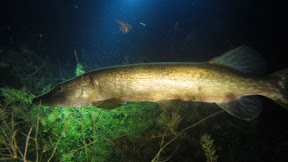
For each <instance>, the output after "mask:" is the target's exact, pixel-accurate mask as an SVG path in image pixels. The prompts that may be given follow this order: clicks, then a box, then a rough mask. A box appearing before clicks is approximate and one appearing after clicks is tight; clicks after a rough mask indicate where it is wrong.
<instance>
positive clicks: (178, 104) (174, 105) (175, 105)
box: [158, 100, 187, 114]
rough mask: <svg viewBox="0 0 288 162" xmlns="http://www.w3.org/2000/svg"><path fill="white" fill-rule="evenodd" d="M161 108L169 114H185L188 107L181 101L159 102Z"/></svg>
mask: <svg viewBox="0 0 288 162" xmlns="http://www.w3.org/2000/svg"><path fill="white" fill-rule="evenodd" d="M158 104H159V106H160V107H161V108H162V109H163V110H164V111H165V112H167V113H169V114H171V113H174V112H176V113H179V114H181V113H182V112H185V110H184V109H185V108H186V107H187V106H186V104H185V102H184V101H180V100H161V101H158Z"/></svg>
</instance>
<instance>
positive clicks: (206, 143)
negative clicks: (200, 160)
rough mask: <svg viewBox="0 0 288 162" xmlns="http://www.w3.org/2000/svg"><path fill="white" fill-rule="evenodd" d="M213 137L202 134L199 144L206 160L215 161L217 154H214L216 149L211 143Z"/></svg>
mask: <svg viewBox="0 0 288 162" xmlns="http://www.w3.org/2000/svg"><path fill="white" fill-rule="evenodd" d="M213 141H214V140H213V139H211V136H210V135H208V134H204V135H202V136H201V140H200V144H201V146H202V149H203V151H204V153H205V156H206V161H207V162H216V161H217V158H218V156H217V155H216V149H215V146H214V144H213Z"/></svg>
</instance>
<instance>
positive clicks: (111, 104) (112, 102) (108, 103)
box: [92, 98, 123, 109]
mask: <svg viewBox="0 0 288 162" xmlns="http://www.w3.org/2000/svg"><path fill="white" fill-rule="evenodd" d="M122 103H123V102H122V101H121V100H120V99H116V98H111V99H107V100H102V101H93V102H92V105H93V106H96V107H99V108H104V109H116V108H120V107H121V106H122Z"/></svg>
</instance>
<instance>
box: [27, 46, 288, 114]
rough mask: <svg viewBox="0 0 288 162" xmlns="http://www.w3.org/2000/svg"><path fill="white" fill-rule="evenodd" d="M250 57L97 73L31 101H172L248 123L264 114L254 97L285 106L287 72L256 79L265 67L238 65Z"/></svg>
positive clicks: (109, 104) (106, 104) (111, 104)
mask: <svg viewBox="0 0 288 162" xmlns="http://www.w3.org/2000/svg"><path fill="white" fill-rule="evenodd" d="M252 53H253V52H251V50H250V49H249V48H248V47H246V46H241V47H239V48H236V49H234V50H231V51H229V52H227V53H225V54H224V55H222V56H220V57H218V58H215V59H213V60H211V61H209V62H204V63H148V64H133V65H125V66H124V65H123V66H114V67H108V68H102V69H97V70H95V71H91V72H88V73H86V74H84V75H83V76H79V77H76V78H74V79H72V80H70V81H67V82H64V83H61V84H59V85H58V86H56V88H54V89H53V90H52V91H51V92H49V93H47V94H45V95H42V96H40V97H37V98H35V99H34V100H33V103H36V104H40V100H41V104H42V105H44V106H45V105H46V106H65V107H83V106H87V105H95V106H97V107H103V108H117V107H120V106H121V103H122V102H136V101H146V102H158V103H159V104H160V106H162V107H164V108H165V106H166V107H167V104H166V103H169V104H170V103H171V101H177V102H178V101H199V102H210V103H213V102H214V103H217V104H218V105H219V106H220V107H222V108H223V109H225V110H226V111H227V112H229V113H230V114H232V115H234V116H236V117H239V118H242V119H245V120H251V119H253V118H255V117H257V115H258V114H259V113H260V110H261V105H259V104H258V99H257V97H256V96H255V95H262V96H266V97H268V98H271V99H273V100H275V101H276V102H278V103H279V104H281V105H282V106H284V107H286V108H287V96H286V94H287V84H286V83H287V78H288V77H287V76H288V70H284V71H282V72H279V73H275V74H271V75H267V76H252V75H251V74H253V73H254V72H255V71H259V70H260V71H261V67H262V66H256V65H255V66H254V65H253V66H250V67H249V68H247V67H246V63H245V62H244V63H243V62H240V65H241V63H242V64H243V65H242V66H236V65H239V64H237V63H235V60H237V59H239V55H245V56H248V58H249V57H251V54H252ZM247 54H248V55H247ZM242 60H243V58H242ZM240 61H241V57H240ZM244 61H245V58H244ZM246 61H247V60H246ZM252 61H253V60H252ZM254 61H256V62H257V60H254ZM258 61H259V60H258ZM226 62H227V64H225V63H226ZM260 64H261V62H260ZM168 107H169V106H168ZM170 109H171V108H170ZM175 109H176V108H175Z"/></svg>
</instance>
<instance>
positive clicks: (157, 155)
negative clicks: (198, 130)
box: [151, 110, 224, 162]
mask: <svg viewBox="0 0 288 162" xmlns="http://www.w3.org/2000/svg"><path fill="white" fill-rule="evenodd" d="M221 112H224V110H220V111H218V112H216V113H214V114H211V115H209V116H207V117H205V118H203V119H201V120H200V121H198V122H197V123H195V124H193V125H191V126H189V127H187V128H185V129H183V130H182V131H181V132H180V133H178V134H177V135H176V136H175V137H174V138H173V139H172V140H170V141H169V142H167V143H166V144H165V145H164V146H163V147H161V148H160V149H159V151H158V153H157V154H156V155H155V157H154V158H153V159H152V160H151V161H152V162H156V159H158V158H159V156H160V153H161V151H162V150H163V149H164V148H165V147H167V146H168V145H169V144H170V143H172V142H173V141H174V140H175V139H176V138H178V137H179V136H180V135H181V134H182V133H183V132H185V131H186V130H188V129H190V128H193V127H195V126H197V125H198V124H200V123H202V122H204V121H205V120H207V119H209V118H211V117H213V116H216V115H218V114H220V113H221Z"/></svg>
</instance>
